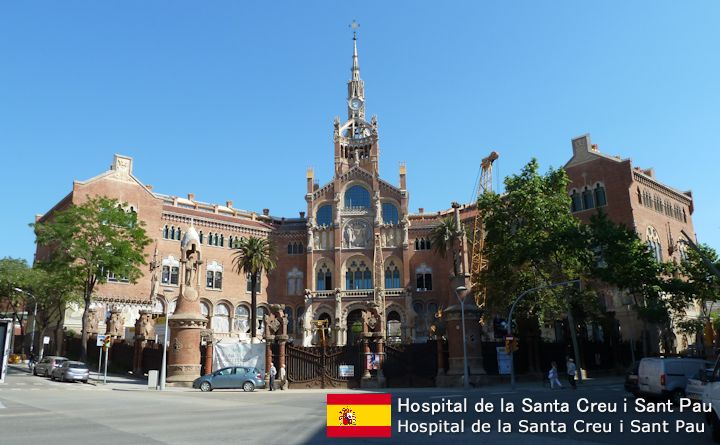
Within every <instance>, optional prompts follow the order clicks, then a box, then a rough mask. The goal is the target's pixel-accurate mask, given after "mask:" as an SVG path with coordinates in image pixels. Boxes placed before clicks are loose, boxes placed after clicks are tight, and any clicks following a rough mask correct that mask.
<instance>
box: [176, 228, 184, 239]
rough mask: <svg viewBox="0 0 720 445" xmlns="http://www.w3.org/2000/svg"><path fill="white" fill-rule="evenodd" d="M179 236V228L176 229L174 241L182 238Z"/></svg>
mask: <svg viewBox="0 0 720 445" xmlns="http://www.w3.org/2000/svg"><path fill="white" fill-rule="evenodd" d="M180 235H181V230H180V227H178V228H177V231H176V232H175V239H176V240H178V241H180V239H181V238H182V237H181V236H180Z"/></svg>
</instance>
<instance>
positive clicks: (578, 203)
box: [570, 190, 583, 212]
mask: <svg viewBox="0 0 720 445" xmlns="http://www.w3.org/2000/svg"><path fill="white" fill-rule="evenodd" d="M582 209H583V207H582V198H581V197H580V193H578V192H577V190H573V191H572V193H570V210H571V211H573V212H579V211H580V210H582Z"/></svg>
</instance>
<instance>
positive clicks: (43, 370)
mask: <svg viewBox="0 0 720 445" xmlns="http://www.w3.org/2000/svg"><path fill="white" fill-rule="evenodd" d="M67 360H68V359H67V358H65V357H58V356H56V355H48V356H47V357H43V359H42V360H40V361H39V362H37V363H35V366H34V367H33V375H44V376H45V377H50V374H51V373H52V371H53V369H55V368H57V367H59V366H60V365H62V364H63V363H65V362H66V361H67Z"/></svg>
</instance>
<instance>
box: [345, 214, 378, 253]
mask: <svg viewBox="0 0 720 445" xmlns="http://www.w3.org/2000/svg"><path fill="white" fill-rule="evenodd" d="M371 241H372V228H371V227H370V224H368V223H367V221H365V220H362V219H354V220H351V221H350V222H348V223H347V224H345V229H344V230H343V247H345V248H366V247H369V246H370V243H371Z"/></svg>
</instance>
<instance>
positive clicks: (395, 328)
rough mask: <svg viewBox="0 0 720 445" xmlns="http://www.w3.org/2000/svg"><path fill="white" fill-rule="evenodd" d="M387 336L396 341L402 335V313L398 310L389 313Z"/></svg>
mask: <svg viewBox="0 0 720 445" xmlns="http://www.w3.org/2000/svg"><path fill="white" fill-rule="evenodd" d="M387 336H388V337H389V338H390V339H392V340H394V341H399V340H400V338H401V337H402V325H401V322H400V314H398V313H397V311H390V313H388V314H387Z"/></svg>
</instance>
